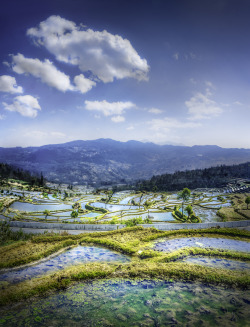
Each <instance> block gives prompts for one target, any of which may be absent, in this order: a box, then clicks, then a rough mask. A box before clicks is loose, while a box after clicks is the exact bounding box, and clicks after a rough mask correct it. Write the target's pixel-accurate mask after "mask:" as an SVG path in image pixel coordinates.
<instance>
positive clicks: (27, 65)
mask: <svg viewBox="0 0 250 327" xmlns="http://www.w3.org/2000/svg"><path fill="white" fill-rule="evenodd" d="M12 60H13V67H12V69H13V71H14V72H16V73H18V74H30V75H32V76H35V77H37V78H40V79H41V81H42V82H43V83H45V84H47V85H49V86H51V87H54V88H56V89H57V90H59V91H62V92H65V91H69V90H70V91H72V90H74V87H73V86H72V85H71V84H70V78H69V76H67V75H66V74H64V73H63V72H61V71H59V70H58V69H57V68H56V67H55V66H54V65H53V63H52V62H51V61H49V60H48V59H45V61H40V60H39V59H32V58H25V57H24V56H23V55H22V54H20V53H19V54H17V55H16V56H12Z"/></svg>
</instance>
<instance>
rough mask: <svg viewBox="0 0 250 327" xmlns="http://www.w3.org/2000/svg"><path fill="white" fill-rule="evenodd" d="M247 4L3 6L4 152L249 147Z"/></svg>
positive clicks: (191, 0)
mask: <svg viewBox="0 0 250 327" xmlns="http://www.w3.org/2000/svg"><path fill="white" fill-rule="evenodd" d="M249 17H250V1H248V0H175V1H173V0H133V1H128V0H126V1H125V0H43V1H37V0H22V1H20V0H8V1H7V0H4V1H3V3H2V4H1V11H0V40H1V47H0V147H16V146H22V147H27V146H40V145H45V144H58V143H64V142H69V141H73V140H93V139H98V138H111V139H114V140H119V141H123V142H124V141H128V140H138V141H142V142H153V143H157V144H173V145H187V146H193V145H218V146H221V147H225V148H250V101H249V100H250V38H249V31H250V19H249Z"/></svg>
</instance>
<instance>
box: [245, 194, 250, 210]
mask: <svg viewBox="0 0 250 327" xmlns="http://www.w3.org/2000/svg"><path fill="white" fill-rule="evenodd" d="M245 203H246V205H247V209H248V205H249V204H250V196H247V197H246V199H245Z"/></svg>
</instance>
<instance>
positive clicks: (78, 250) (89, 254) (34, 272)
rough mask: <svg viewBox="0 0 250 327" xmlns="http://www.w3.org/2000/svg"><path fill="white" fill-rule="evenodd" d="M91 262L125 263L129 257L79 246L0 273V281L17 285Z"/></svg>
mask: <svg viewBox="0 0 250 327" xmlns="http://www.w3.org/2000/svg"><path fill="white" fill-rule="evenodd" d="M93 261H119V262H127V261H129V257H128V256H125V255H123V254H120V253H117V252H114V251H111V250H108V249H105V248H100V247H94V246H80V245H79V246H77V247H75V248H72V249H70V250H67V251H65V252H63V253H61V254H59V255H57V256H55V257H53V258H51V259H49V260H46V261H42V262H40V263H38V264H36V265H33V266H29V267H25V268H20V269H17V270H11V271H8V272H6V273H2V274H1V275H0V281H8V282H11V283H17V282H21V281H24V280H26V279H31V278H33V277H36V276H41V275H44V274H46V273H50V272H53V271H57V270H62V269H64V268H66V267H69V266H72V265H78V264H83V263H87V262H93Z"/></svg>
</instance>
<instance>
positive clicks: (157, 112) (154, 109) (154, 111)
mask: <svg viewBox="0 0 250 327" xmlns="http://www.w3.org/2000/svg"><path fill="white" fill-rule="evenodd" d="M148 112H150V113H151V114H155V115H159V114H161V113H162V112H163V111H162V110H161V109H158V108H151V109H149V110H148Z"/></svg>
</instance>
